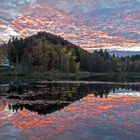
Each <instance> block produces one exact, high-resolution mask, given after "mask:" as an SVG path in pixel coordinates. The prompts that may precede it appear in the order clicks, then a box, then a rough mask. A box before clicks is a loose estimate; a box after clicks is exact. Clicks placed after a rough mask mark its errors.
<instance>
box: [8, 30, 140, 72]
mask: <svg viewBox="0 0 140 140" xmlns="http://www.w3.org/2000/svg"><path fill="white" fill-rule="evenodd" d="M6 47H7V48H8V49H7V50H8V51H7V54H8V58H9V60H10V62H11V64H12V65H15V66H18V65H21V66H23V67H27V68H36V69H41V70H46V71H51V70H59V71H62V72H77V71H79V70H81V71H89V72H104V73H105V72H139V71H140V56H139V55H137V56H132V57H121V58H119V57H116V56H115V55H113V56H112V55H111V54H109V52H108V51H106V50H104V51H103V50H99V51H94V52H93V53H89V52H87V51H86V50H83V49H81V48H80V47H78V46H76V45H74V44H72V43H70V42H68V41H67V40H64V39H63V38H62V37H60V36H56V35H53V34H51V33H46V32H39V33H38V34H37V35H33V36H31V37H27V38H25V39H18V38H13V39H11V40H9V42H8V43H7V44H6Z"/></svg>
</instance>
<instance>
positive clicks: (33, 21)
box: [0, 0, 140, 51]
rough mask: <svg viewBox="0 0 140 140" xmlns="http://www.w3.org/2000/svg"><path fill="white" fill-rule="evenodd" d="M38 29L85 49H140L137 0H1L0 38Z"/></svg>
mask: <svg viewBox="0 0 140 140" xmlns="http://www.w3.org/2000/svg"><path fill="white" fill-rule="evenodd" d="M38 31H48V32H52V33H55V34H58V35H61V36H63V37H64V38H66V39H68V40H70V41H72V42H73V43H75V44H78V45H80V46H81V47H83V48H85V49H88V50H93V49H95V48H114V49H117V48H118V49H120V48H121V49H122V50H129V48H131V50H135V49H136V48H137V49H136V50H135V51H140V0H20V1H17V0H1V3H0V34H1V35H0V40H1V41H2V40H4V41H5V40H7V39H9V37H11V36H21V37H26V36H29V35H31V34H34V33H36V32H38Z"/></svg>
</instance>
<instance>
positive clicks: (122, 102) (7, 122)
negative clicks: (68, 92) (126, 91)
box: [0, 94, 140, 140]
mask: <svg viewBox="0 0 140 140" xmlns="http://www.w3.org/2000/svg"><path fill="white" fill-rule="evenodd" d="M0 108H1V110H0V112H2V115H3V117H1V118H0V139H4V138H5V139H6V138H7V137H8V138H9V140H12V139H17V140H21V139H22V140H32V139H39V140H40V139H41V140H46V138H47V140H62V139H64V140H65V139H66V140H85V139H88V140H92V139H96V140H103V139H110V140H114V139H121V140H126V139H128V140H132V139H134V140H139V139H140V129H139V126H140V119H139V118H140V98H134V97H115V96H112V97H110V96H108V98H102V99H101V98H95V97H94V95H93V94H88V95H87V96H85V97H83V98H81V99H80V100H79V101H76V102H74V103H72V104H70V105H68V106H66V107H64V108H63V109H61V110H60V111H56V112H54V113H51V114H48V115H47V116H43V115H38V114H37V113H34V112H30V111H28V110H26V109H23V110H19V111H17V112H11V111H10V110H9V109H8V106H7V105H6V104H5V105H4V104H3V103H0ZM0 115H1V114H0ZM132 116H133V117H132ZM7 130H8V131H7ZM2 132H4V133H2Z"/></svg>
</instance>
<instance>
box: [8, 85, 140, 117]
mask: <svg viewBox="0 0 140 140" xmlns="http://www.w3.org/2000/svg"><path fill="white" fill-rule="evenodd" d="M19 89H20V90H19ZM27 89H28V90H27ZM117 89H126V90H135V91H139V90H140V86H139V85H114V84H78V83H73V84H72V83H71V84H68V83H46V84H31V85H25V84H20V85H10V90H9V91H8V93H9V94H8V96H7V98H9V99H10V100H11V101H12V103H11V104H10V105H9V109H11V110H13V111H18V110H23V109H27V110H29V111H33V112H37V113H38V114H43V115H46V114H49V113H52V112H55V111H57V110H61V109H62V108H64V107H65V106H67V105H69V104H71V103H72V102H74V101H77V100H80V99H82V98H84V97H86V96H87V95H88V94H93V95H94V97H100V98H107V97H108V95H109V93H110V92H115V91H116V90H117Z"/></svg>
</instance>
